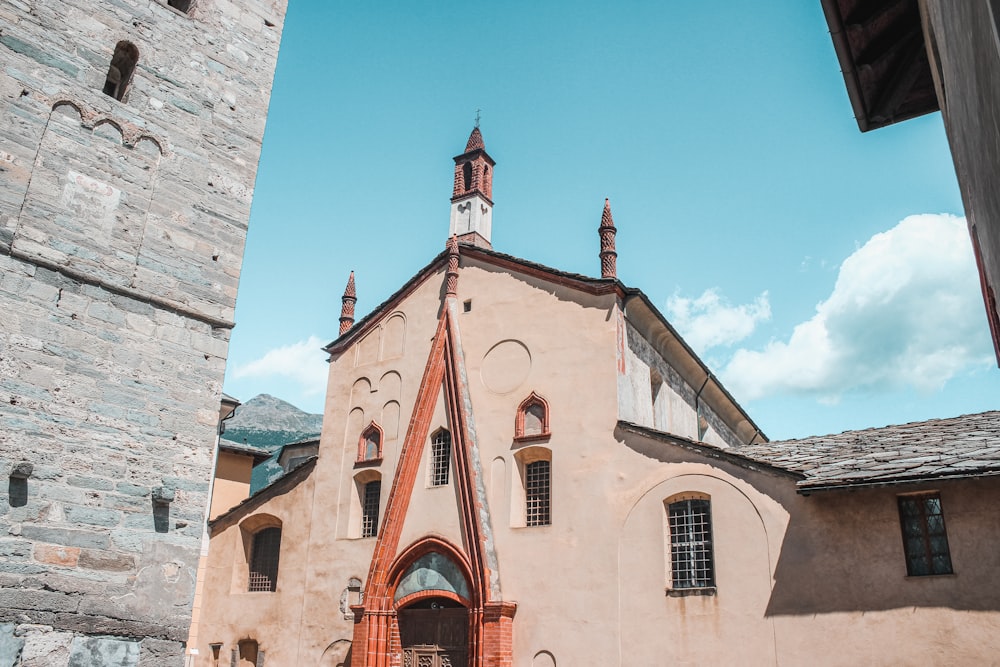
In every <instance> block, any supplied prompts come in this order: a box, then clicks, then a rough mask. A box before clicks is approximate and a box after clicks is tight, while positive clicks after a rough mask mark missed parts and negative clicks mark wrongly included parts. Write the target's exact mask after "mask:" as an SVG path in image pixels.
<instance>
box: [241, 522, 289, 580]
mask: <svg viewBox="0 0 1000 667" xmlns="http://www.w3.org/2000/svg"><path fill="white" fill-rule="evenodd" d="M280 551H281V528H265V529H263V530H260V531H257V533H255V534H254V536H253V547H252V549H251V552H250V585H249V586H248V588H247V590H249V591H250V592H254V591H271V592H274V591H275V590H276V589H277V587H278V556H279V553H280Z"/></svg>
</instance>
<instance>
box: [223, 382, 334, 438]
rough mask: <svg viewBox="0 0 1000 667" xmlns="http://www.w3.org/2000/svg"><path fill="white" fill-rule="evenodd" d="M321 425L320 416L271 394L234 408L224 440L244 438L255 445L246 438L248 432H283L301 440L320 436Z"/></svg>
mask: <svg viewBox="0 0 1000 667" xmlns="http://www.w3.org/2000/svg"><path fill="white" fill-rule="evenodd" d="M322 426H323V415H318V414H310V413H308V412H305V411H304V410H300V409H299V408H297V407H295V406H294V405H292V404H291V403H289V402H288V401H285V400H282V399H280V398H278V397H276V396H271V395H270V394H259V395H257V396H254V397H253V398H251V399H250V400H249V401H247V402H246V403H244V404H243V405H241V406H240V407H238V408H236V414H235V415H234V416H233V418H232V419H229V420H227V421H226V423H225V428H226V432H225V434H224V435H223V437H224V438H225V439H226V440H233V441H235V442H243V441H244V439H246V441H247V443H248V444H254V443H251V442H250V441H251V440H253V439H254V438H247V437H246V436H247V433H248V432H256V433H261V432H266V433H275V432H283V433H287V434H295V435H297V436H299V435H300V436H301V437H300V438H299V439H303V438H309V437H312V436H316V435H319V432H320V430H321V429H322ZM275 435H277V433H275ZM282 439H284V437H283V438H282ZM293 439H294V438H293ZM286 442H292V440H286ZM282 444H283V443H282Z"/></svg>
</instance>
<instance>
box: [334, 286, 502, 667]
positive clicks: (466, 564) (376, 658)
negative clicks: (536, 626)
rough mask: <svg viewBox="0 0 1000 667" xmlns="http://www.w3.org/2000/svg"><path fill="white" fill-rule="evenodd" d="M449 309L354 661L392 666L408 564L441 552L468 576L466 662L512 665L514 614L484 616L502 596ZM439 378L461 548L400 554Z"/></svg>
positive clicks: (358, 629)
mask: <svg viewBox="0 0 1000 667" xmlns="http://www.w3.org/2000/svg"><path fill="white" fill-rule="evenodd" d="M451 301H454V297H449V303H450V302H451ZM450 310H451V309H450V308H449V307H448V305H447V304H446V306H445V307H444V308H442V309H441V314H440V316H439V319H438V327H437V331H436V332H435V334H434V338H433V340H432V342H431V350H430V353H429V354H428V357H427V363H426V365H425V367H424V374H423V377H422V379H421V382H420V388H419V389H418V391H417V399H416V402H415V405H414V409H413V414H412V416H411V418H410V424H409V426H408V428H407V432H406V437H405V438H404V440H403V446H402V449H401V450H400V455H399V464H398V466H397V468H396V472H395V476H394V478H393V482H392V489H391V490H390V492H389V498H388V500H387V501H386V510H385V516H384V518H383V521H382V526H381V528H380V530H379V535H378V539H377V541H376V544H375V550H374V553H373V555H372V562H371V566H370V568H369V572H368V582H367V585H366V587H365V604H364V605H363V607H361V606H359V609H358V610H357V611H356V612H355V613H356V615H360V614H362V613H363V616H364V619H363V621H362V622H360V623H357V622H356V623H355V632H354V650H355V651H356V652H355V653H354V654H353V659H352V667H392V665H393V664H394V661H395V657H394V656H398V653H399V650H400V647H399V646H398V642H399V640H398V626H397V623H396V605H394V603H393V599H392V598H393V595H394V593H395V589H396V586H397V585H398V583H399V579H400V578H401V577H402V575H403V573H404V572H405V571H406V568H407V567H409V565H410V564H412V563H413V561H415V560H416V559H417V558H419V557H420V556H422V555H424V554H425V553H428V552H429V551H439V552H442V553H444V554H446V555H447V556H448V557H450V558H452V559H453V560H454V561H455V562H456V563H457V564H459V565H460V566H461V567H462V568H463V570H464V574H465V576H466V577H467V581H468V584H469V590H470V596H471V600H469V601H468V602H469V603H470V605H469V665H470V666H471V667H486V665H490V666H492V665H500V666H511V665H512V663H511V658H510V656H511V655H512V650H513V648H512V647H513V644H512V634H511V619H512V615H511V616H503V615H502V614H501V615H500V616H498V617H496V620H493V621H490V622H487V621H486V620H485V617H484V610H485V609H486V608H488V606H489V605H495V604H497V603H498V602H500V601H493V600H491V599H490V597H491V573H490V569H489V567H488V565H487V559H486V556H485V550H486V533H485V531H484V530H483V524H482V518H481V517H482V511H481V510H483V509H485V508H482V507H480V506H479V502H478V500H477V495H476V490H475V475H476V473H475V468H474V466H473V463H472V452H471V448H472V437H471V434H470V430H469V428H470V427H469V425H470V421H471V415H469V414H468V413H467V409H468V406H467V405H466V403H465V401H464V400H463V398H462V397H463V396H464V395H465V392H464V386H463V382H464V368H462V366H461V352H460V351H459V345H460V343H459V340H458V335H457V331H456V330H455V328H454V326H453V325H452V322H451V315H450ZM442 385H443V386H444V395H445V401H446V406H445V407H446V411H447V414H448V419H449V423H450V424H451V426H452V430H451V433H452V452H453V455H454V457H455V468H454V470H455V478H454V479H455V486H456V494H457V496H458V502H459V513H460V520H461V523H462V534H463V535H465V536H466V538H465V539H466V544H465V550H464V551H463V549H462V548H460V547H458V546H455V545H452V544H450V543H449V542H447V541H445V540H442V539H440V538H437V537H427V538H425V539H423V540H420V541H419V542H417V543H416V544H413V545H411V546H410V547H408V548H406V549H405V550H404V551H403V552H402V553H400V554H399V555H398V556H397V555H396V552H397V549H398V548H399V538H400V534H401V531H402V526H403V523H404V520H405V518H406V513H407V511H408V509H409V503H410V497H411V494H412V492H413V488H414V484H415V483H416V480H417V477H418V474H419V471H420V459H421V457H422V454H423V449H424V445H425V443H426V441H427V438H428V435H429V431H430V425H431V420H432V418H433V414H434V409H435V407H436V404H437V399H438V396H439V393H440V390H441V387H442ZM508 604H510V603H508ZM490 608H491V609H492V607H490ZM491 613H492V612H491ZM493 616H496V614H493ZM491 618H492V616H491Z"/></svg>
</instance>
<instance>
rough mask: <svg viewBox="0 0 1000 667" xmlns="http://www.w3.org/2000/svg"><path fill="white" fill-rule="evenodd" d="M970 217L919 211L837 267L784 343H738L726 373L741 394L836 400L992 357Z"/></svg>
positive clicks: (927, 387) (931, 380)
mask: <svg viewBox="0 0 1000 667" xmlns="http://www.w3.org/2000/svg"><path fill="white" fill-rule="evenodd" d="M990 360H991V348H990V339H989V335H988V332H987V330H986V319H985V315H984V312H983V302H982V296H981V294H980V290H979V279H978V275H977V273H976V268H975V262H974V259H973V256H972V245H971V243H970V242H969V235H968V231H967V230H966V225H965V219H964V218H957V217H955V216H952V215H944V214H941V215H930V214H928V215H913V216H910V217H908V218H906V219H904V220H902V221H901V222H900V223H899V224H897V225H896V226H895V227H893V228H892V229H890V230H889V231H887V232H882V233H880V234H876V235H875V236H873V237H872V238H871V239H869V240H868V242H867V243H865V244H864V245H863V246H861V247H860V248H858V249H857V250H856V251H855V252H854V253H853V254H852V255H851V256H849V257H848V258H847V259H846V260H844V263H843V264H842V265H841V267H840V272H839V274H838V276H837V282H836V284H835V286H834V288H833V293H832V294H831V295H830V297H829V298H828V299H827V300H826V301H823V302H822V303H820V304H819V305H818V306H816V314H815V315H813V317H812V318H811V319H809V320H807V321H805V322H802V323H801V324H799V325H797V326H796V327H795V329H794V330H793V331H792V335H791V337H790V338H789V339H788V340H787V341H772V342H771V343H769V344H768V345H767V346H766V347H765V348H764V349H763V350H747V349H741V350H737V351H736V353H735V354H734V355H733V358H732V360H731V361H730V363H729V365H728V366H727V367H726V369H725V372H724V373H723V377H724V379H725V381H726V384H727V385H728V386H729V388H730V389H731V390H733V392H734V393H735V394H736V395H737V396H739V397H741V398H743V399H748V400H752V399H756V398H761V397H763V396H767V395H773V394H779V393H788V394H800V395H801V394H805V395H814V396H817V397H818V398H820V399H821V400H824V401H827V402H835V401H836V400H838V398H839V397H840V395H842V394H843V393H845V392H847V391H851V390H856V389H867V390H871V389H888V388H900V387H907V386H909V387H914V388H916V389H918V390H921V391H925V392H930V391H935V390H937V389H940V388H941V387H942V386H943V385H944V383H945V382H947V381H948V380H949V379H950V378H952V377H954V376H955V375H956V374H958V373H960V372H962V371H964V370H966V369H968V368H970V367H972V366H976V365H984V364H988V363H990Z"/></svg>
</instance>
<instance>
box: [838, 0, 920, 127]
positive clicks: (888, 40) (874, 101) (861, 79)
mask: <svg viewBox="0 0 1000 667" xmlns="http://www.w3.org/2000/svg"><path fill="white" fill-rule="evenodd" d="M821 2H822V5H823V12H824V13H825V14H826V22H827V24H828V25H829V27H830V36H831V37H832V38H833V46H834V48H835V49H836V51H837V59H838V60H839V61H840V69H841V72H842V73H843V75H844V82H845V83H846V85H847V94H848V96H849V97H850V99H851V106H852V107H853V108H854V116H855V118H856V119H857V121H858V127H859V128H860V129H861V131H862V132H867V131H869V130H874V129H878V128H880V127H884V126H886V125H891V124H893V123H898V122H899V121H903V120H908V119H910V118H915V117H917V116H922V115H924V114H927V113H931V112H933V111H938V110H939V109H940V105H939V103H938V98H937V93H936V92H935V88H934V78H933V76H932V74H931V66H930V62H929V60H928V55H927V46H926V44H925V39H924V32H923V27H922V25H921V20H920V7H919V6H918V3H917V0H821Z"/></svg>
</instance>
